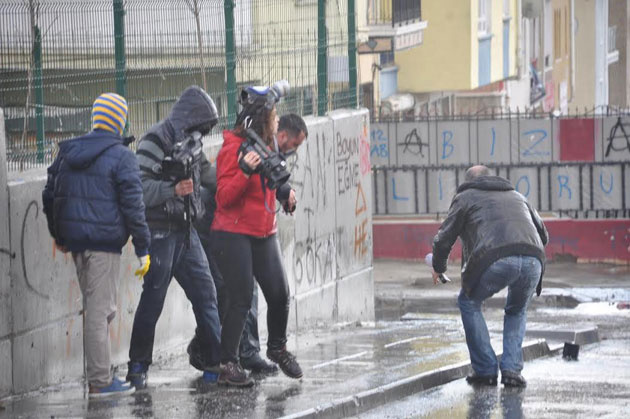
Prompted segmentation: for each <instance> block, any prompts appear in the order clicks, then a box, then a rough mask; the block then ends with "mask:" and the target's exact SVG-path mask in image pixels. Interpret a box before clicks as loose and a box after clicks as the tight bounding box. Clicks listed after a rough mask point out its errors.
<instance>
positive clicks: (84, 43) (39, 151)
mask: <svg viewBox="0 0 630 419" xmlns="http://www.w3.org/2000/svg"><path fill="white" fill-rule="evenodd" d="M354 7H355V6H354V0H337V1H335V2H331V1H328V2H326V1H324V0H239V1H233V0H224V1H218V0H110V1H103V0H82V1H68V0H3V1H2V2H1V3H0V107H2V108H3V109H4V112H5V125H6V131H7V147H8V150H7V151H8V153H7V155H8V160H9V163H8V164H9V170H11V171H14V170H25V169H28V168H30V167H35V166H38V165H42V164H47V163H49V162H51V161H52V157H53V155H54V154H55V149H56V143H58V142H59V141H60V140H62V139H65V138H69V137H72V136H75V135H78V134H81V133H85V132H87V131H89V129H90V111H91V104H92V102H93V100H94V98H95V97H96V96H98V95H99V94H100V93H102V92H106V91H115V92H118V93H120V94H122V95H123V96H125V97H126V98H127V101H128V103H129V131H128V133H129V134H133V135H136V136H139V135H141V133H142V132H143V131H144V130H146V129H147V128H148V127H150V126H151V125H152V124H154V123H155V122H157V121H158V120H160V119H161V118H163V117H164V116H165V115H166V114H167V113H168V111H169V109H170V107H171V106H172V104H173V103H174V102H175V100H176V99H177V97H178V96H179V94H180V93H181V91H182V90H183V89H184V88H185V87H187V86H189V85H192V84H197V85H199V86H202V87H204V88H205V89H206V90H207V91H208V92H209V93H210V95H211V96H212V97H213V99H214V100H215V102H216V104H217V107H218V109H219V112H220V115H221V120H220V123H219V127H218V128H219V129H220V128H222V127H229V126H231V125H232V123H233V121H234V118H235V114H236V112H237V105H236V97H237V92H238V88H239V87H241V86H243V85H250V84H256V85H260V84H263V85H270V84H272V83H273V82H274V81H276V80H279V79H287V80H288V81H289V83H290V84H291V86H292V90H291V94H290V95H289V97H288V98H286V100H285V101H283V103H282V104H281V105H280V109H279V112H280V113H282V112H284V111H286V110H289V109H290V110H291V111H293V112H298V113H300V114H303V115H311V114H323V113H325V112H327V111H329V110H333V109H337V108H342V107H355V106H356V102H357V99H356V58H355V57H356V53H355V50H354V44H355V39H354V34H355V32H356V28H355V15H354ZM349 11H351V12H350V13H349ZM348 34H350V36H348Z"/></svg>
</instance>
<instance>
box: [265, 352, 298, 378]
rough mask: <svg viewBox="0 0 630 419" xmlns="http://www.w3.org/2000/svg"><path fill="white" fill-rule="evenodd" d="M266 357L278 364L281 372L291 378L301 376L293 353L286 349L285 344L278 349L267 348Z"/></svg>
mask: <svg viewBox="0 0 630 419" xmlns="http://www.w3.org/2000/svg"><path fill="white" fill-rule="evenodd" d="M267 358H269V359H271V360H272V361H273V362H275V363H276V364H278V366H279V367H280V369H281V370H282V372H283V373H284V374H285V375H286V376H288V377H291V378H302V368H300V364H298V362H297V361H296V359H295V355H293V354H292V353H291V352H289V351H287V348H286V346H285V347H282V348H280V349H267Z"/></svg>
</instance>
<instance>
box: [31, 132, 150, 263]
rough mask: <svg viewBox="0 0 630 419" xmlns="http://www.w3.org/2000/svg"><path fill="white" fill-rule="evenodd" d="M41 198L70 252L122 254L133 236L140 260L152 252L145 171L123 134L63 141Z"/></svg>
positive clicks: (58, 238) (90, 135)
mask: <svg viewBox="0 0 630 419" xmlns="http://www.w3.org/2000/svg"><path fill="white" fill-rule="evenodd" d="M42 195H43V201H44V213H45V214H46V217H47V219H48V229H49V230H50V234H51V235H52V236H53V238H54V239H55V241H56V242H57V243H58V244H59V245H61V246H65V247H66V248H67V249H68V250H70V251H72V252H82V251H84V250H97V251H105V252H118V253H121V250H122V248H123V246H124V245H125V244H126V243H127V240H128V239H129V234H131V236H132V237H133V244H134V247H135V251H136V255H137V256H139V257H140V256H144V255H146V254H147V253H148V249H149V244H150V240H151V236H150V233H149V228H148V227H147V223H146V221H145V216H144V211H145V208H144V203H143V200H142V183H141V182H140V168H139V167H138V162H137V160H136V156H135V154H134V153H133V152H132V151H131V150H129V149H128V148H127V146H126V145H125V144H124V143H123V140H122V138H121V137H120V136H119V135H116V134H113V133H110V132H107V131H103V130H95V131H92V132H90V133H88V134H86V135H84V136H81V137H77V138H74V139H71V140H67V141H63V142H61V143H60V144H59V155H58V156H57V159H56V160H55V161H54V163H53V164H52V165H51V166H50V167H49V168H48V182H47V183H46V187H45V189H44V192H43V194H42Z"/></svg>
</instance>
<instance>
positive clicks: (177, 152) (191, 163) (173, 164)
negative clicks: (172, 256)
mask: <svg viewBox="0 0 630 419" xmlns="http://www.w3.org/2000/svg"><path fill="white" fill-rule="evenodd" d="M202 150H203V144H202V142H201V133H200V132H198V131H193V132H191V133H190V134H189V135H188V136H187V137H186V138H184V139H183V140H182V141H179V142H177V143H175V145H174V146H173V151H172V152H171V155H170V156H166V157H164V159H163V160H162V179H164V180H167V181H173V182H174V183H177V182H179V181H181V180H184V179H191V178H192V177H193V169H194V168H195V166H196V165H197V164H199V162H200V161H201V155H202ZM184 221H185V222H186V225H187V230H186V242H185V243H186V247H190V232H191V230H192V215H191V214H190V194H188V195H186V196H185V197H184Z"/></svg>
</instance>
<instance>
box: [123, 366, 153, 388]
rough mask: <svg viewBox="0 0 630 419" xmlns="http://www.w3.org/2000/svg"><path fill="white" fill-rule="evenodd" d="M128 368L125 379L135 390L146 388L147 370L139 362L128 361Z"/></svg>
mask: <svg viewBox="0 0 630 419" xmlns="http://www.w3.org/2000/svg"><path fill="white" fill-rule="evenodd" d="M128 366H129V370H128V371H127V377H126V379H127V381H129V383H130V384H131V385H132V386H133V387H135V388H136V389H137V390H142V389H145V388H147V370H148V368H147V367H145V366H144V365H143V364H141V363H140V362H134V361H129V364H128Z"/></svg>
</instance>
